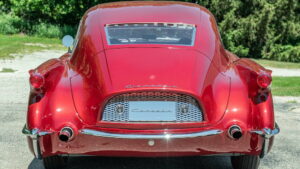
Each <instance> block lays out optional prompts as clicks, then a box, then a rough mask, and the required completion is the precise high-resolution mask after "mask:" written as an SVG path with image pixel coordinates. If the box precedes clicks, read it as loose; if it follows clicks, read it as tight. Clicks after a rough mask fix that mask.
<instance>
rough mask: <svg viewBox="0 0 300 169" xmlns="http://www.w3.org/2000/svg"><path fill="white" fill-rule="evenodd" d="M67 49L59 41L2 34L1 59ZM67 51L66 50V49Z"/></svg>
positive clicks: (0, 38) (0, 39) (0, 40)
mask: <svg viewBox="0 0 300 169" xmlns="http://www.w3.org/2000/svg"><path fill="white" fill-rule="evenodd" d="M54 49H56V50H60V49H61V50H63V49H65V48H64V47H63V45H62V44H61V40H59V39H50V38H40V37H30V36H26V35H1V34H0V59H11V58H14V57H15V56H14V55H12V54H24V53H31V52H34V51H40V50H54ZM65 50H66V49H65Z"/></svg>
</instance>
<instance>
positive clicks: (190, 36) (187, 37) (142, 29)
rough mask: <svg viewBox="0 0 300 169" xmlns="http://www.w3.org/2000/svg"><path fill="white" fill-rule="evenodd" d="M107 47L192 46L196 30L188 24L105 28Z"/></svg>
mask: <svg viewBox="0 0 300 169" xmlns="http://www.w3.org/2000/svg"><path fill="white" fill-rule="evenodd" d="M105 32H106V37H107V41H108V44H109V45H122V44H163V45H181V46H193V45H194V41H195V34H196V28H195V25H190V24H176V23H142V24H141V23H139V24H111V25H106V26H105Z"/></svg>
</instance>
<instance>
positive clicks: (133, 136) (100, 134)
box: [79, 129, 223, 139]
mask: <svg viewBox="0 0 300 169" xmlns="http://www.w3.org/2000/svg"><path fill="white" fill-rule="evenodd" d="M79 132H80V133H81V134H85V135H92V136H98V137H109V138H122V139H179V138H195V137H203V136H212V135H218V134H221V133H223V131H222V130H207V131H201V132H197V133H187V134H169V133H164V134H149V135H148V134H115V133H107V132H101V131H96V130H91V129H82V130H80V131H79Z"/></svg>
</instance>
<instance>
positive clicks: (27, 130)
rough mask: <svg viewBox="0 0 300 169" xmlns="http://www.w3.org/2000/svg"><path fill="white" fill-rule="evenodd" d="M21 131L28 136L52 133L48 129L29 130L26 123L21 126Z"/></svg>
mask: <svg viewBox="0 0 300 169" xmlns="http://www.w3.org/2000/svg"><path fill="white" fill-rule="evenodd" d="M22 133H23V134H24V135H26V136H30V137H34V136H45V135H49V134H52V133H53V132H49V131H41V130H39V129H37V128H35V129H32V130H29V129H28V128H27V127H26V125H25V126H24V127H23V130H22Z"/></svg>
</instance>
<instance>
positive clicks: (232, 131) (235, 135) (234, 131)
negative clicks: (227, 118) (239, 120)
mask: <svg viewBox="0 0 300 169" xmlns="http://www.w3.org/2000/svg"><path fill="white" fill-rule="evenodd" d="M228 135H229V137H230V138H232V139H235V140H238V139H240V138H241V137H242V136H243V132H242V129H241V127H240V126H238V125H232V126H231V127H229V129H228Z"/></svg>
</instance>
